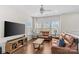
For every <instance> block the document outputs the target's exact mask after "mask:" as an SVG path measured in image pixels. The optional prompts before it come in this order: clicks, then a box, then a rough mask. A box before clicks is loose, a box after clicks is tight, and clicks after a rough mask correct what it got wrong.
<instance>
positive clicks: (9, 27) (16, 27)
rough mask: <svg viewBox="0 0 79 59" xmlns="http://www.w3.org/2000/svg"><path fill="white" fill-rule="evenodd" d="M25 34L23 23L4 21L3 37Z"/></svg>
mask: <svg viewBox="0 0 79 59" xmlns="http://www.w3.org/2000/svg"><path fill="white" fill-rule="evenodd" d="M20 34H25V24H20V23H14V22H9V21H5V23H4V37H8V36H13V35H20Z"/></svg>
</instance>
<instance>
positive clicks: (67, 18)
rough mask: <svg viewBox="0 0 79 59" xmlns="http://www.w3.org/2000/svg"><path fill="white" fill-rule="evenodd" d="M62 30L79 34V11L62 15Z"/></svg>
mask: <svg viewBox="0 0 79 59" xmlns="http://www.w3.org/2000/svg"><path fill="white" fill-rule="evenodd" d="M60 19H61V31H62V32H68V33H72V34H75V35H79V13H68V14H63V15H61V16H60Z"/></svg>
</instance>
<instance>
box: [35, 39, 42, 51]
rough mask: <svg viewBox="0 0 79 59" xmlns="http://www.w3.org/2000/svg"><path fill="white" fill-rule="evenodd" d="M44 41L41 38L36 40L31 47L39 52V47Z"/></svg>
mask: <svg viewBox="0 0 79 59" xmlns="http://www.w3.org/2000/svg"><path fill="white" fill-rule="evenodd" d="M43 42H44V39H43V38H38V39H37V40H35V41H34V42H33V47H34V49H38V50H40V47H41V46H42V45H43Z"/></svg>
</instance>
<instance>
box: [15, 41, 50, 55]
mask: <svg viewBox="0 0 79 59" xmlns="http://www.w3.org/2000/svg"><path fill="white" fill-rule="evenodd" d="M32 42H33V41H29V42H28V43H27V45H25V46H24V47H22V48H20V49H18V50H17V51H16V52H15V53H14V54H51V41H44V43H43V47H42V48H40V50H37V49H34V47H33V44H32Z"/></svg>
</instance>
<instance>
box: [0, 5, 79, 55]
mask: <svg viewBox="0 0 79 59" xmlns="http://www.w3.org/2000/svg"><path fill="white" fill-rule="evenodd" d="M78 21H79V6H78V5H1V6H0V51H1V52H0V53H1V54H62V53H63V54H71V53H73V54H77V53H78V52H79V51H78V39H79V28H78V25H79V23H78ZM63 40H64V41H63ZM62 41H63V42H62Z"/></svg>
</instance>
